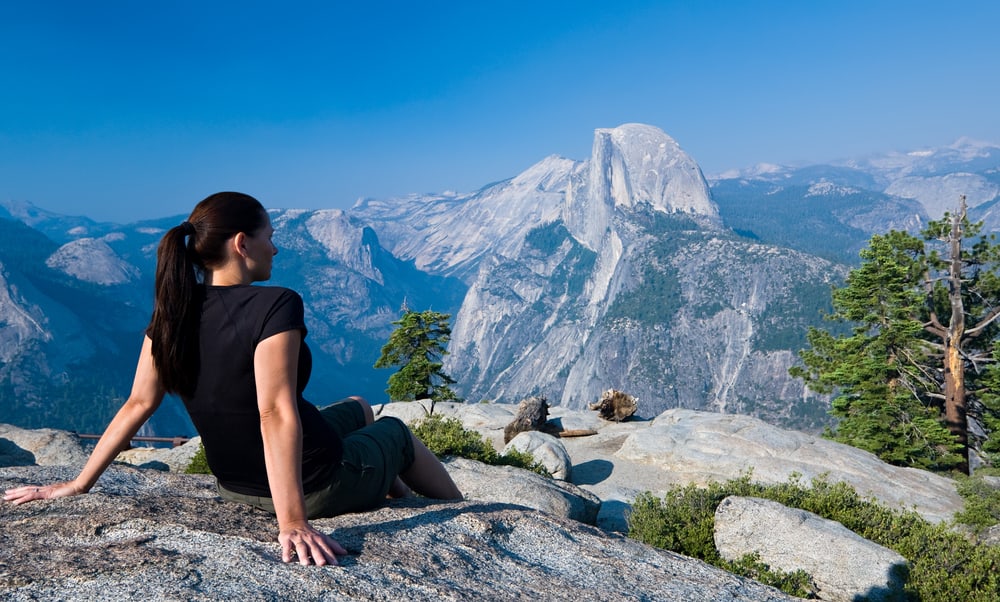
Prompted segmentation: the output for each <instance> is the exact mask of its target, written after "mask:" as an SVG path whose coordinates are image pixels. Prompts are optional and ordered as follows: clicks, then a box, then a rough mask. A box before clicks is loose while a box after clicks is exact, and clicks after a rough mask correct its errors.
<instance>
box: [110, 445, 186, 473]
mask: <svg viewBox="0 0 1000 602" xmlns="http://www.w3.org/2000/svg"><path fill="white" fill-rule="evenodd" d="M199 447H201V437H194V438H192V439H190V440H189V441H187V442H186V443H184V444H183V445H178V446H177V447H173V448H156V447H134V448H132V449H129V450H126V451H123V452H122V453H120V454H118V458H116V460H117V461H118V462H125V463H126V464H131V465H133V466H137V467H139V468H152V469H154V470H169V471H170V472H184V471H185V470H187V467H188V466H190V465H191V460H193V459H194V456H195V454H197V453H198V448H199Z"/></svg>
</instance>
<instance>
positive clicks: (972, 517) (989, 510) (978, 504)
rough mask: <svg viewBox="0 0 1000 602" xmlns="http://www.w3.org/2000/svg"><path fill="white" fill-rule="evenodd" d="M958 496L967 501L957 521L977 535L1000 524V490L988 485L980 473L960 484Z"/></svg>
mask: <svg viewBox="0 0 1000 602" xmlns="http://www.w3.org/2000/svg"><path fill="white" fill-rule="evenodd" d="M958 494H959V495H961V496H962V498H963V499H964V500H965V508H964V509H963V510H962V511H961V512H959V513H958V514H956V515H955V520H957V521H958V522H960V523H962V524H965V525H969V526H970V527H972V528H973V529H974V530H975V531H976V532H977V533H979V532H981V531H983V530H984V529H986V528H987V527H992V526H993V525H996V524H998V523H1000V489H996V488H995V487H993V486H992V485H990V484H989V483H987V482H986V481H985V480H984V479H982V478H981V475H980V474H979V473H978V472H977V473H976V476H974V477H965V478H962V479H961V480H960V481H959V482H958Z"/></svg>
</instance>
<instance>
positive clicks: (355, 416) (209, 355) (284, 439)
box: [4, 192, 461, 565]
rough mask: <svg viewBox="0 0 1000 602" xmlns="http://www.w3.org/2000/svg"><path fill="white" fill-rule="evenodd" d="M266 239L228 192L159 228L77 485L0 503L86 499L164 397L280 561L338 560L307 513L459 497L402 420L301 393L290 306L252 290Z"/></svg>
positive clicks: (264, 266) (265, 273)
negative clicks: (124, 385) (140, 300)
mask: <svg viewBox="0 0 1000 602" xmlns="http://www.w3.org/2000/svg"><path fill="white" fill-rule="evenodd" d="M273 233H274V229H273V228H272V226H271V220H270V218H269V216H268V214H267V211H266V210H265V209H264V207H263V206H262V205H261V204H260V203H259V202H258V201H257V200H256V199H254V198H253V197H251V196H248V195H245V194H240V193H235V192H221V193H217V194H214V195H212V196H210V197H208V198H206V199H205V200H203V201H202V202H201V203H199V204H198V205H197V206H196V207H195V209H194V211H193V212H192V213H191V215H190V216H189V217H188V219H187V220H186V221H185V222H183V223H181V224H180V225H179V226H176V227H174V228H171V229H170V230H169V231H168V232H167V233H166V234H165V235H164V237H163V239H162V240H161V242H160V246H159V249H158V250H157V261H156V295H155V296H156V298H155V305H154V309H153V317H152V320H151V321H150V324H149V327H148V328H147V329H146V337H145V339H144V340H143V345H142V351H141V353H140V355H139V364H138V367H137V368H136V372H135V380H134V382H133V384H132V392H131V394H130V395H129V398H128V399H127V400H126V401H125V404H124V405H123V406H122V408H121V409H120V410H119V411H118V413H117V415H116V416H115V417H114V419H113V420H112V421H111V424H110V425H109V426H108V428H107V430H105V432H104V435H103V436H102V437H101V439H100V441H98V443H97V446H96V447H95V448H94V451H93V453H92V454H91V456H90V458H89V460H88V461H87V463H86V465H85V466H84V468H83V470H82V471H81V472H80V474H79V476H77V478H76V479H74V480H73V481H69V482H66V483H57V484H54V485H48V486H45V487H19V488H16V489H11V490H9V491H7V492H6V493H5V495H4V499H5V500H7V501H10V502H13V503H14V504H21V503H24V502H29V501H31V500H37V499H50V498H57V497H63V496H69V495H77V494H81V493H86V492H87V491H89V490H90V489H91V487H93V486H94V483H95V482H96V481H97V479H98V477H99V476H100V475H101V473H103V472H104V470H105V469H106V468H107V467H108V465H110V464H111V462H112V461H113V460H114V459H115V457H116V456H117V454H118V451H119V450H121V449H123V448H125V447H127V446H128V443H129V441H130V440H131V438H132V437H133V436H135V433H136V432H137V431H138V430H139V427H141V426H142V425H143V424H144V423H145V422H146V420H147V419H148V418H149V417H150V416H151V415H152V414H153V412H154V411H155V410H156V408H157V407H158V406H159V405H160V402H161V401H162V400H163V396H164V395H165V394H166V393H173V394H176V395H178V396H180V397H181V399H183V400H184V404H185V406H186V408H187V410H188V413H189V414H190V416H191V419H192V422H193V423H194V425H195V428H196V429H197V430H198V433H199V434H200V435H201V437H202V443H203V444H204V446H205V454H206V457H207V459H208V464H209V466H210V467H211V469H212V473H213V474H214V475H215V476H216V478H217V479H218V487H219V493H220V495H221V496H222V497H223V498H224V499H227V500H232V501H239V502H244V503H248V504H251V505H254V506H256V507H258V508H263V509H265V510H268V511H270V512H272V513H274V514H275V515H276V516H277V518H278V529H279V534H278V541H279V542H280V544H281V550H282V560H283V561H284V562H291V561H292V560H293V559H295V558H297V559H298V561H299V562H300V563H301V564H304V565H306V564H313V563H315V564H317V565H325V564H336V562H337V560H336V556H335V555H336V554H346V551H345V550H344V549H343V547H341V546H340V544H338V543H337V542H336V541H334V540H333V539H331V538H330V537H328V536H327V535H325V534H323V533H320V532H319V531H317V530H315V529H314V528H312V526H310V524H309V519H310V518H316V517H320V516H334V515H336V514H340V513H343V512H349V511H357V510H363V509H370V508H373V507H375V506H377V505H378V504H379V503H381V501H382V500H384V499H385V497H386V495H390V496H394V497H400V496H404V495H407V494H408V493H409V490H410V489H409V488H412V489H413V490H415V491H416V492H417V493H420V494H422V495H424V496H427V497H432V498H438V499H459V498H461V493H460V492H459V490H458V488H457V487H456V486H455V484H454V482H452V480H451V477H449V475H448V473H447V471H446V470H445V469H444V467H443V466H442V465H441V463H440V462H439V461H438V460H437V458H436V457H435V456H434V454H433V453H431V452H430V451H429V450H428V449H427V448H426V447H424V445H423V444H422V443H421V442H420V441H419V440H418V439H416V437H414V436H413V434H412V433H411V432H410V431H409V429H408V428H407V427H406V425H405V424H403V423H402V422H401V421H399V420H397V419H395V418H383V419H381V420H379V421H377V422H374V417H373V415H372V410H371V407H370V406H369V405H368V403H367V402H365V400H363V399H361V398H359V397H353V398H349V399H347V400H344V401H342V402H338V403H336V404H333V405H332V406H329V407H327V408H324V409H322V410H319V409H317V408H316V406H314V405H312V404H310V403H309V402H307V401H306V400H305V399H304V398H303V397H302V391H303V389H305V386H306V383H307V382H308V379H309V374H310V372H311V369H312V356H311V354H310V352H309V348H308V346H307V345H306V344H305V341H304V340H303V339H304V338H305V335H306V327H305V323H304V317H303V307H302V299H301V297H300V296H299V295H298V294H297V293H295V292H293V291H291V290H289V289H285V288H280V287H264V286H250V284H251V283H252V282H259V281H264V280H268V279H269V278H270V277H271V264H272V260H273V257H274V255H276V254H277V252H278V250H277V248H276V247H275V246H274V244H273V242H272V241H271V237H272V235H273ZM397 475H398V476H397Z"/></svg>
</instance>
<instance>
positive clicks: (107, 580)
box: [0, 466, 792, 602]
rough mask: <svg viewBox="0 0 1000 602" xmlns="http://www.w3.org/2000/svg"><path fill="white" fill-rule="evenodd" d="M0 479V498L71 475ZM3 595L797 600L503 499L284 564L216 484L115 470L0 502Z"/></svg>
mask: <svg viewBox="0 0 1000 602" xmlns="http://www.w3.org/2000/svg"><path fill="white" fill-rule="evenodd" d="M74 474H75V470H71V469H69V468H51V467H50V468H44V467H18V468H5V469H0V489H5V488H9V487H13V486H17V485H21V484H25V483H40V482H51V481H53V480H62V479H66V478H69V477H72V476H73V475H74ZM0 523H2V524H3V529H0V591H2V592H3V595H4V599H6V600H13V601H21V600H25V601H26V600H46V601H47V600H69V601H77V600H80V601H83V600H86V601H88V602H91V601H95V602H101V601H112V600H114V601H118V600H386V601H389V600H414V601H422V600H428V601H435V602H437V601H439V600H463V601H464V600H469V601H478V600H500V599H502V600H515V599H516V600H567V601H575V600H602V601H610V602H616V601H619V600H636V599H648V600H685V601H687V600H691V601H719V602H722V601H727V602H728V601H731V600H741V601H745V602H765V601H766V602H778V601H785V600H788V601H791V600H792V598H790V597H788V596H786V595H784V594H782V593H780V592H778V591H776V590H774V589H771V588H768V587H765V586H762V585H760V584H758V583H755V582H753V581H749V580H746V579H742V578H739V577H736V576H734V575H731V574H729V573H726V572H724V571H721V570H718V569H715V568H713V567H710V566H708V565H706V564H704V563H702V562H700V561H697V560H692V559H690V558H685V557H683V556H679V555H677V554H672V553H670V552H665V551H662V550H656V549H654V548H651V547H648V546H645V545H643V544H640V543H638V542H635V541H631V540H628V539H625V538H622V537H619V536H613V535H608V534H607V533H605V532H602V531H600V530H598V529H595V528H593V527H587V526H584V525H581V524H580V523H578V522H575V521H569V520H566V519H562V518H559V517H556V516H551V515H547V514H544V513H540V512H535V511H526V510H524V509H521V508H518V507H515V506H510V505H506V504H497V503H483V502H476V501H466V502H459V503H448V504H444V503H434V502H431V501H428V500H403V501H395V502H392V503H391V504H388V505H387V506H386V507H383V508H381V509H378V510H375V511H372V512H364V513H358V514H348V515H343V516H339V517H336V518H331V519H322V520H317V521H314V523H313V524H314V526H316V527H317V528H319V529H320V530H322V531H324V532H326V533H330V534H331V535H332V536H333V537H334V538H335V539H336V540H337V541H339V542H340V543H341V544H342V545H343V546H344V547H345V548H347V550H348V551H349V554H348V555H347V556H344V557H341V558H340V559H339V560H340V566H339V567H302V566H299V565H297V564H288V565H286V564H282V563H281V562H280V559H279V549H278V545H277V543H276V541H275V537H276V530H277V529H276V523H275V521H274V518H273V517H271V516H269V515H267V514H265V513H263V512H260V511H256V510H253V509H250V508H249V507H246V506H241V505H238V504H229V503H223V502H221V501H220V500H219V499H218V498H217V497H216V496H215V490H214V487H213V485H212V479H211V478H210V477H202V476H197V475H176V474H173V473H165V472H158V471H150V470H134V469H129V468H125V467H121V466H113V467H111V468H110V469H109V470H108V472H107V473H106V474H105V475H104V476H103V477H102V478H101V480H100V481H99V483H98V486H97V487H95V489H94V491H93V492H92V493H90V494H87V495H82V496H77V497H71V498H62V499H58V500H46V501H39V502H32V503H30V504H25V505H22V506H13V505H10V504H6V503H0Z"/></svg>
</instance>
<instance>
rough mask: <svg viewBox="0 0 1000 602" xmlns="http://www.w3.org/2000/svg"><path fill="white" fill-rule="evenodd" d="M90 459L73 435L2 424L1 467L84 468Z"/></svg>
mask: <svg viewBox="0 0 1000 602" xmlns="http://www.w3.org/2000/svg"><path fill="white" fill-rule="evenodd" d="M88 455H89V454H88V452H87V451H86V450H85V449H84V447H83V444H82V443H81V442H80V438H79V437H77V436H76V435H74V434H73V433H69V432H67V431H57V430H53V429H37V430H30V429H22V428H18V427H16V426H12V425H10V424H0V466H31V465H33V464H37V465H39V466H56V465H60V464H75V465H79V466H83V464H84V462H86V461H87V456H88Z"/></svg>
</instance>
